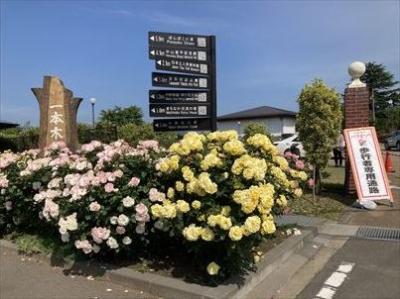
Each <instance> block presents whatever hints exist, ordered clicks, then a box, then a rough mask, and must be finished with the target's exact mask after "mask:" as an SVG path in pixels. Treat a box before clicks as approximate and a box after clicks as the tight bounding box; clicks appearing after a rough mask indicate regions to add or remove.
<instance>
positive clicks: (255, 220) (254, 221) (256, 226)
mask: <svg viewBox="0 0 400 299" xmlns="http://www.w3.org/2000/svg"><path fill="white" fill-rule="evenodd" d="M260 226H261V219H260V217H258V216H251V217H247V219H246V221H245V222H244V228H245V230H246V231H247V232H249V233H251V234H254V233H256V232H258V231H259V230H260Z"/></svg>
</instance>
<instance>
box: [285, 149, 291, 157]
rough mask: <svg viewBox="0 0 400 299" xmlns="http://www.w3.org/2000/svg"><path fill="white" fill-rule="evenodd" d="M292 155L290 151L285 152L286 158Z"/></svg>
mask: <svg viewBox="0 0 400 299" xmlns="http://www.w3.org/2000/svg"><path fill="white" fill-rule="evenodd" d="M291 157H292V153H291V152H290V151H287V152H285V158H286V159H290V158H291Z"/></svg>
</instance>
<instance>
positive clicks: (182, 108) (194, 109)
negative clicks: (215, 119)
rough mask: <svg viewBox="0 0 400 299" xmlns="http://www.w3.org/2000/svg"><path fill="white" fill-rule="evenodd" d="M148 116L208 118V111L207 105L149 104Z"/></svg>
mask: <svg viewBox="0 0 400 299" xmlns="http://www.w3.org/2000/svg"><path fill="white" fill-rule="evenodd" d="M150 116H151V117H168V116H210V109H209V106H208V105H207V104H203V105H197V104H150Z"/></svg>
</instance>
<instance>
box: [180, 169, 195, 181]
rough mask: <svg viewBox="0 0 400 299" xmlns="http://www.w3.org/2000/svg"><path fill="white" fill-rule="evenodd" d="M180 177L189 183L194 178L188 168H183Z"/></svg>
mask: <svg viewBox="0 0 400 299" xmlns="http://www.w3.org/2000/svg"><path fill="white" fill-rule="evenodd" d="M182 176H183V178H184V179H185V181H187V182H190V181H191V180H193V178H194V173H193V171H192V170H191V169H190V168H189V167H188V166H183V167H182Z"/></svg>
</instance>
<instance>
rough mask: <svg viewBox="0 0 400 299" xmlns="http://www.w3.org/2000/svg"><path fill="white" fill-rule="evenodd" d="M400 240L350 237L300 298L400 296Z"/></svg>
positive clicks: (375, 298) (370, 298) (358, 298)
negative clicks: (373, 239)
mask: <svg viewBox="0 0 400 299" xmlns="http://www.w3.org/2000/svg"><path fill="white" fill-rule="evenodd" d="M399 253H400V242H391V241H372V240H360V239H350V240H349V241H347V242H346V244H345V245H344V246H343V247H342V248H341V249H339V250H338V251H337V252H336V254H335V255H334V256H333V257H332V258H331V259H330V260H329V261H328V262H327V264H326V265H325V266H324V268H323V269H322V271H320V272H319V273H318V274H317V275H316V276H315V277H314V278H313V279H312V281H311V282H310V283H309V284H308V285H307V286H306V287H305V288H304V289H303V290H302V291H301V293H300V294H299V295H298V296H297V299H311V298H315V299H332V298H334V299H378V298H379V299H398V298H400V259H399Z"/></svg>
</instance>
